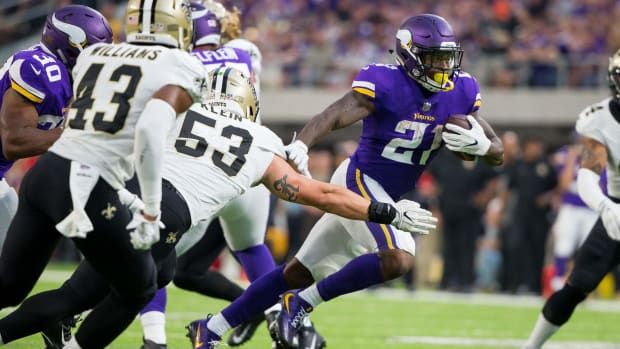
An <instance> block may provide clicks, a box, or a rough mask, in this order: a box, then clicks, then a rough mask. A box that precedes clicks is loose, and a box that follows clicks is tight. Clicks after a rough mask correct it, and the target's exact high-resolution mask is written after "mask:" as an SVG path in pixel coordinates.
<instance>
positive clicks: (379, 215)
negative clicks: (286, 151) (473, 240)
mask: <svg viewBox="0 0 620 349" xmlns="http://www.w3.org/2000/svg"><path fill="white" fill-rule="evenodd" d="M262 182H263V184H264V185H265V186H266V187H267V188H268V189H269V190H270V191H271V192H272V193H274V194H276V195H277V196H278V197H279V198H281V199H284V200H287V201H291V202H296V203H299V204H302V205H310V206H314V207H316V208H319V209H321V210H323V211H325V212H330V213H333V214H336V215H339V216H342V217H345V218H349V219H356V220H364V221H370V222H376V223H383V224H392V225H394V226H395V227H397V228H399V229H401V230H405V231H409V232H414V233H420V234H428V233H429V232H430V231H432V230H434V229H435V226H436V224H437V219H436V218H435V217H433V216H432V214H431V213H430V212H429V211H427V210H425V209H422V208H421V207H420V205H419V204H418V203H417V202H414V201H409V200H401V201H399V202H397V203H396V204H394V205H392V204H389V203H383V202H377V201H370V200H368V199H365V198H363V197H362V196H360V195H357V194H356V193H354V192H352V191H350V190H348V189H347V188H344V187H340V186H337V185H333V184H329V183H324V182H320V181H317V180H313V179H310V178H308V177H306V176H303V175H301V174H299V173H298V172H296V171H295V170H294V169H293V168H292V167H291V166H290V165H289V164H288V163H287V162H286V161H285V160H284V159H282V158H280V157H279V156H274V157H273V160H272V162H271V164H270V165H269V167H268V168H267V171H266V172H265V174H264V176H263V180H262Z"/></svg>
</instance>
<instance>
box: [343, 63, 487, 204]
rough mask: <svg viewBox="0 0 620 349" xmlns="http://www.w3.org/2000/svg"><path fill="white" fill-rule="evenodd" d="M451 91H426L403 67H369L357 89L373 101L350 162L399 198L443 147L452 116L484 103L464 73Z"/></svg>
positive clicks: (356, 81) (357, 79)
mask: <svg viewBox="0 0 620 349" xmlns="http://www.w3.org/2000/svg"><path fill="white" fill-rule="evenodd" d="M449 86H450V87H449V88H448V89H447V90H446V91H442V92H438V93H434V94H428V93H426V94H425V92H426V91H425V90H423V88H422V87H421V86H420V85H418V84H417V83H416V82H415V81H414V80H413V79H411V78H410V77H409V76H408V75H407V74H406V73H405V71H404V70H403V69H402V68H401V67H400V66H398V65H386V64H374V65H369V66H366V67H364V68H363V69H362V70H361V71H360V72H359V73H358V75H357V76H356V77H355V79H354V81H353V84H352V88H353V90H354V91H356V92H359V93H361V94H363V95H365V96H367V97H368V98H369V99H371V100H372V101H373V102H374V112H373V113H372V114H371V115H369V116H368V117H366V118H365V119H364V120H363V123H362V134H361V136H360V141H359V146H358V147H357V150H356V151H355V153H354V154H353V155H352V156H351V163H352V165H353V166H355V167H356V168H359V169H360V170H361V171H362V172H363V173H365V174H368V175H369V176H371V177H372V178H374V179H375V180H377V181H378V182H379V183H380V184H381V185H382V186H383V188H384V189H385V190H386V192H387V193H388V194H390V196H391V197H392V198H393V199H394V200H398V199H399V198H400V197H401V196H402V195H403V194H405V193H406V192H408V191H410V190H412V189H414V188H415V184H416V182H417V180H418V178H419V177H420V175H421V174H422V172H423V171H424V170H425V169H426V166H427V165H428V164H429V163H430V161H431V160H432V159H433V158H434V157H435V155H436V154H437V151H438V150H439V148H440V147H441V146H442V139H441V131H442V129H443V126H444V124H445V123H446V120H447V119H448V117H449V116H451V115H454V114H470V113H473V112H475V111H477V110H478V109H479V107H480V103H481V99H480V89H479V87H478V83H477V82H476V80H475V79H474V78H473V77H472V76H471V75H469V74H467V73H465V72H460V73H459V75H458V78H457V79H454V81H453V82H451V83H450V85H449Z"/></svg>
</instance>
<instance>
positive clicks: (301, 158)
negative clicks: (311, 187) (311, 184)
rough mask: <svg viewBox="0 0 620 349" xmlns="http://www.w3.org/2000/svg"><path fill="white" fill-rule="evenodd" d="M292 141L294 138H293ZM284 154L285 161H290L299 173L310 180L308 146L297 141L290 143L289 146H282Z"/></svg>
mask: <svg viewBox="0 0 620 349" xmlns="http://www.w3.org/2000/svg"><path fill="white" fill-rule="evenodd" d="M293 139H294V137H293ZM284 151H285V152H286V159H287V160H290V161H292V162H293V163H294V164H295V166H297V170H298V171H299V173H301V174H303V175H304V176H306V177H308V178H312V176H311V175H310V171H308V146H306V145H305V144H304V142H302V141H300V140H299V139H298V140H296V141H293V142H291V143H290V144H289V145H286V146H284Z"/></svg>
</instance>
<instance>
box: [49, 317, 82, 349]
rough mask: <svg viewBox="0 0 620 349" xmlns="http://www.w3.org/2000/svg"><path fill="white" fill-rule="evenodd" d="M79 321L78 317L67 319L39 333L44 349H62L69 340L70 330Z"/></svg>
mask: <svg viewBox="0 0 620 349" xmlns="http://www.w3.org/2000/svg"><path fill="white" fill-rule="evenodd" d="M80 320H81V318H80V316H79V315H76V316H72V317H68V318H66V319H63V320H61V321H58V322H57V323H55V324H53V325H51V326H50V327H48V328H46V329H44V330H43V331H41V336H43V342H44V343H45V349H62V348H63V347H64V346H65V344H66V343H67V342H69V341H70V340H71V336H72V334H71V330H72V329H73V328H75V326H76V325H77V323H78V321H80Z"/></svg>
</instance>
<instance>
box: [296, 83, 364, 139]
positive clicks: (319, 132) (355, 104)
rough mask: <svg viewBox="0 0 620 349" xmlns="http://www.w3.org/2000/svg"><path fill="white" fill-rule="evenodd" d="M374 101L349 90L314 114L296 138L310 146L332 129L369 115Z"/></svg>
mask: <svg viewBox="0 0 620 349" xmlns="http://www.w3.org/2000/svg"><path fill="white" fill-rule="evenodd" d="M373 110H374V103H373V102H372V101H371V100H369V99H368V98H367V97H365V96H364V95H362V94H361V93H359V92H355V91H349V92H348V93H347V94H345V95H344V96H342V98H340V99H339V100H337V101H335V102H334V103H332V104H331V105H330V106H328V107H327V108H326V109H325V110H323V111H322V112H320V113H319V114H317V115H315V116H314V117H313V118H312V119H311V120H310V121H309V122H308V123H307V124H306V125H305V126H304V128H303V129H302V130H301V131H300V132H299V134H298V135H297V139H299V140H301V141H302V142H304V144H305V145H306V146H308V148H310V147H311V146H312V145H313V144H314V143H315V142H316V141H317V140H318V139H320V138H321V137H323V136H325V135H326V134H328V133H329V132H331V131H332V130H337V129H340V128H343V127H346V126H349V125H351V124H353V123H355V122H357V121H359V120H362V119H364V118H365V117H367V116H368V115H370V114H371V113H372V112H373Z"/></svg>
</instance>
